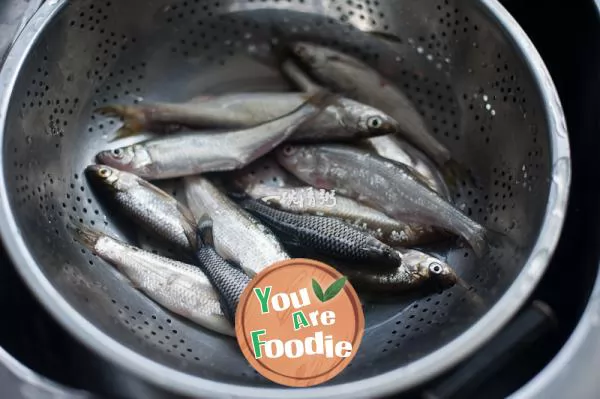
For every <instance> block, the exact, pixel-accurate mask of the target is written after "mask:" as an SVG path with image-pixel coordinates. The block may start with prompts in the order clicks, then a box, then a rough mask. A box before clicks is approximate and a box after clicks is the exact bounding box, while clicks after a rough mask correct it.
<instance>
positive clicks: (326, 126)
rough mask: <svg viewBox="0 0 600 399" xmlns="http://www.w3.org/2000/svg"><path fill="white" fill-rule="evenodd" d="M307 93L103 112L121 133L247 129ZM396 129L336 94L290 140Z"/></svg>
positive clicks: (283, 111) (368, 134)
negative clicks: (111, 117) (113, 117)
mask: <svg viewBox="0 0 600 399" xmlns="http://www.w3.org/2000/svg"><path fill="white" fill-rule="evenodd" d="M309 96H310V94H307V93H236V94H223V95H220V96H213V97H210V96H207V97H199V98H196V99H194V100H192V101H189V102H186V103H154V104H137V105H111V106H108V107H104V108H101V109H100V111H102V112H104V113H105V114H113V115H117V116H120V117H122V118H123V119H124V121H125V123H124V125H123V127H122V129H121V130H120V131H119V133H118V134H119V136H127V135H131V134H134V133H136V132H139V131H142V130H150V131H153V130H154V131H159V132H160V131H162V132H164V131H167V132H169V131H170V130H173V127H172V126H185V127H188V128H203V127H220V128H230V129H231V128H248V127H251V126H255V125H259V124H263V123H266V122H269V121H271V120H273V119H277V118H280V117H281V116H282V115H286V114H289V113H290V112H293V111H294V110H295V109H296V108H298V107H300V106H301V105H302V104H303V103H304V102H306V101H307V100H308V98H309ZM170 126H171V127H170ZM397 131H398V123H397V122H396V121H395V120H394V119H393V118H391V117H390V116H389V115H387V114H385V113H384V112H382V111H380V110H378V109H375V108H373V107H371V106H369V105H365V104H362V103H359V102H357V101H354V100H352V99H349V98H344V97H337V99H336V101H335V102H333V103H332V104H330V105H329V106H327V107H326V108H325V109H324V110H323V112H322V113H321V114H319V115H318V116H316V117H315V118H314V119H313V120H312V121H310V122H308V123H306V124H305V125H303V126H301V127H299V128H298V130H297V131H296V132H295V133H294V134H293V135H292V136H291V137H290V140H291V141H322V140H352V139H359V138H366V137H371V136H377V135H383V134H390V133H395V132H397Z"/></svg>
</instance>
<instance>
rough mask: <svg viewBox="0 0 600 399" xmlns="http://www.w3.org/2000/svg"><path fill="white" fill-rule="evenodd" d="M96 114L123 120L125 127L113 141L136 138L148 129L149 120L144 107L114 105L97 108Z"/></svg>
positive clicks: (122, 127)
mask: <svg viewBox="0 0 600 399" xmlns="http://www.w3.org/2000/svg"><path fill="white" fill-rule="evenodd" d="M95 112H97V113H99V114H102V115H105V116H113V117H119V118H121V119H123V126H121V128H120V129H119V130H118V131H117V134H116V137H115V138H113V139H112V140H111V141H114V140H117V139H120V138H125V137H130V136H135V135H137V134H139V133H140V132H141V131H142V130H144V129H145V128H146V124H147V120H146V119H147V118H146V114H145V112H144V108H143V107H139V106H131V105H118V104H112V105H107V106H104V107H100V108H97V109H96V110H95Z"/></svg>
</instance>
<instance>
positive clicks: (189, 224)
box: [173, 198, 197, 248]
mask: <svg viewBox="0 0 600 399" xmlns="http://www.w3.org/2000/svg"><path fill="white" fill-rule="evenodd" d="M173 199H174V200H175V202H176V206H177V210H178V211H179V214H180V215H181V217H182V219H181V225H182V226H183V231H184V233H185V236H186V237H187V239H188V241H189V243H190V245H191V247H192V248H194V244H195V243H196V225H197V221H196V218H195V217H194V214H193V213H192V211H191V210H190V209H189V208H188V207H186V206H185V205H183V204H182V203H181V202H179V201H177V200H176V199H175V198H173Z"/></svg>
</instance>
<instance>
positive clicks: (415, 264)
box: [336, 249, 458, 295]
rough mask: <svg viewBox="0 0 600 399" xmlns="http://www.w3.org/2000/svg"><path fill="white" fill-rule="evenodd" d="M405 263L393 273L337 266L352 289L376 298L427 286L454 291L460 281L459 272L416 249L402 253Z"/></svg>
mask: <svg viewBox="0 0 600 399" xmlns="http://www.w3.org/2000/svg"><path fill="white" fill-rule="evenodd" d="M399 253H400V255H401V257H402V262H401V264H400V265H399V266H398V267H397V268H396V269H395V270H392V271H390V272H378V271H374V270H372V269H369V268H367V267H365V268H363V269H360V268H356V269H353V268H351V267H345V266H343V265H336V267H337V268H338V269H340V271H342V272H343V273H344V274H346V275H347V276H348V278H349V279H350V282H351V283H352V285H354V286H356V288H357V289H359V290H361V291H367V292H372V293H374V294H379V295H381V294H383V293H385V294H395V293H398V294H399V293H404V292H406V291H414V290H418V289H421V288H423V287H424V286H425V285H428V286H430V287H431V288H436V289H439V288H441V289H445V288H450V287H452V286H453V285H455V284H456V283H457V281H458V277H457V275H456V273H455V271H454V270H453V269H452V267H451V266H449V265H448V264H447V263H446V262H443V261H441V260H440V259H438V258H436V257H434V256H431V255H428V254H426V253H424V252H421V251H417V250H414V249H405V250H402V251H399Z"/></svg>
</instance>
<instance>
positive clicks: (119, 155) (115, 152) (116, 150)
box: [112, 148, 123, 158]
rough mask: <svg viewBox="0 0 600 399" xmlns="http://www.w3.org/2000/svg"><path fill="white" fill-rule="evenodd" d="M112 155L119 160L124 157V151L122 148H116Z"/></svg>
mask: <svg viewBox="0 0 600 399" xmlns="http://www.w3.org/2000/svg"><path fill="white" fill-rule="evenodd" d="M112 154H113V155H114V156H115V157H117V158H121V157H122V156H123V150H122V149H120V148H115V149H114V150H112Z"/></svg>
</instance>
